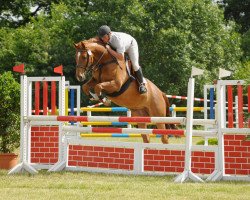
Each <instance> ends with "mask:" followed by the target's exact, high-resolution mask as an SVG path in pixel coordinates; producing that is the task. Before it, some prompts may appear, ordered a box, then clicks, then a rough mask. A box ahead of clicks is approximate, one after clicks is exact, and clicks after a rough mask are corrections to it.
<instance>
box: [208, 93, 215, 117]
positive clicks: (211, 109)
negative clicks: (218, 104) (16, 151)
mask: <svg viewBox="0 0 250 200" xmlns="http://www.w3.org/2000/svg"><path fill="white" fill-rule="evenodd" d="M209 96H210V103H209V104H210V119H215V116H214V88H210V95H209Z"/></svg>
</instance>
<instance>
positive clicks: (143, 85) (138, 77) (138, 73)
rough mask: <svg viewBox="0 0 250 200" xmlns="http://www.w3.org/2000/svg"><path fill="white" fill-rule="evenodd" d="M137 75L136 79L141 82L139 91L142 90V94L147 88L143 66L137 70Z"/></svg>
mask: <svg viewBox="0 0 250 200" xmlns="http://www.w3.org/2000/svg"><path fill="white" fill-rule="evenodd" d="M135 76H136V80H137V81H138V82H139V92H140V94H143V93H146V92H147V88H146V86H145V82H144V78H143V74H142V70H141V68H139V69H138V70H137V71H135Z"/></svg>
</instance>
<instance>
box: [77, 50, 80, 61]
mask: <svg viewBox="0 0 250 200" xmlns="http://www.w3.org/2000/svg"><path fill="white" fill-rule="evenodd" d="M80 56H81V52H77V63H78V62H79V59H80Z"/></svg>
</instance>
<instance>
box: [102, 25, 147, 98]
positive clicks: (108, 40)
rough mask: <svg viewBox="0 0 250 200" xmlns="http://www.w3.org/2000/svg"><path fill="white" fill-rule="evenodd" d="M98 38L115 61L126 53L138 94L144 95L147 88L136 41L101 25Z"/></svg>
mask: <svg viewBox="0 0 250 200" xmlns="http://www.w3.org/2000/svg"><path fill="white" fill-rule="evenodd" d="M98 37H99V38H100V39H101V40H102V41H103V42H104V43H105V44H106V48H107V50H108V51H109V53H110V54H111V55H113V56H114V57H115V58H116V59H117V60H124V53H125V52H126V53H128V56H129V58H130V60H131V62H132V67H133V69H134V72H135V76H136V79H137V81H138V82H139V92H140V94H143V93H146V92H147V88H146V86H145V80H144V78H143V74H142V69H141V67H140V65H139V51H138V44H137V42H136V40H135V39H134V38H133V37H132V36H131V35H129V34H127V33H122V32H113V31H112V32H111V29H110V28H109V27H108V26H107V25H103V26H101V27H100V28H99V29H98ZM110 46H111V47H112V48H113V49H115V51H114V50H113V49H112V48H111V47H110Z"/></svg>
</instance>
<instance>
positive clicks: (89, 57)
mask: <svg viewBox="0 0 250 200" xmlns="http://www.w3.org/2000/svg"><path fill="white" fill-rule="evenodd" d="M106 51H107V49H105V50H104V51H103V53H102V55H101V56H100V58H99V59H98V60H97V62H96V63H93V61H94V58H93V56H92V55H93V53H92V52H91V51H90V50H89V49H79V50H78V49H77V52H76V53H77V54H78V53H80V56H81V55H82V53H83V52H87V58H86V59H87V62H86V65H85V66H83V65H79V64H78V62H77V65H76V68H82V69H87V70H86V72H87V73H88V72H89V71H92V70H93V69H94V68H95V67H96V66H97V65H98V64H99V63H100V61H101V59H102V58H103V56H104V54H105V53H106ZM90 59H91V61H90ZM78 60H79V59H78ZM89 63H91V64H90V65H89Z"/></svg>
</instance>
